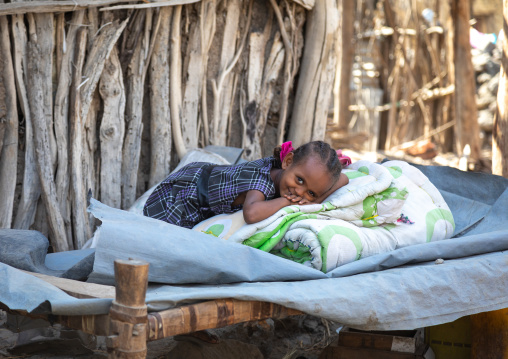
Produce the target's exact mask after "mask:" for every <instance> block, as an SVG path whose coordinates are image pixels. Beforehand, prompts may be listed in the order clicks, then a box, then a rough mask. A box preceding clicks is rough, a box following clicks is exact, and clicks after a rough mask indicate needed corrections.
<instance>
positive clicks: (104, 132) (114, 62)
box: [99, 47, 125, 208]
mask: <svg viewBox="0 0 508 359" xmlns="http://www.w3.org/2000/svg"><path fill="white" fill-rule="evenodd" d="M99 92H100V94H101V98H102V101H103V108H104V110H103V113H102V121H101V127H100V143H101V170H100V193H101V196H100V199H101V202H102V203H104V204H107V205H108V206H111V207H114V208H120V205H121V203H122V186H121V183H122V180H121V178H122V145H123V137H124V133H125V122H124V111H125V90H124V87H123V76H122V68H121V65H120V60H119V59H118V50H117V49H116V47H114V48H113V50H112V51H111V54H110V56H109V58H108V60H107V61H106V64H105V66H104V70H103V71H102V76H101V80H100V82H99Z"/></svg>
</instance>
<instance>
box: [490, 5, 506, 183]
mask: <svg viewBox="0 0 508 359" xmlns="http://www.w3.org/2000/svg"><path fill="white" fill-rule="evenodd" d="M503 16H504V21H503V33H504V36H503V39H502V41H503V42H502V46H503V55H502V58H501V72H500V73H499V89H498V91H497V110H496V116H495V117H494V129H493V131H492V173H493V174H496V175H499V176H503V177H507V178H508V108H507V103H508V74H507V71H508V39H507V37H506V36H507V35H506V34H508V0H504V1H503Z"/></svg>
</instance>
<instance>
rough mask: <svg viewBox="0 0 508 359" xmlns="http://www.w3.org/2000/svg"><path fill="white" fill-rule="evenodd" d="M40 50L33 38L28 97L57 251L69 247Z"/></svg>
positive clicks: (43, 188) (29, 56) (54, 244)
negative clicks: (58, 191)
mask: <svg viewBox="0 0 508 359" xmlns="http://www.w3.org/2000/svg"><path fill="white" fill-rule="evenodd" d="M41 58H42V57H41V49H40V48H39V46H38V41H37V39H35V38H33V37H32V38H31V41H30V42H29V45H28V71H29V73H30V76H28V87H27V90H28V99H29V105H30V117H31V118H32V121H33V125H34V139H35V153H36V157H37V171H38V173H39V178H40V181H41V187H42V199H43V202H44V207H45V208H46V212H47V223H48V225H49V229H50V234H51V235H50V237H49V240H50V243H51V245H52V246H53V249H54V250H55V251H57V252H60V251H67V250H69V249H70V248H69V245H68V243H67V239H66V235H65V230H64V228H65V224H64V221H63V218H62V215H61V214H60V209H59V206H58V201H57V195H56V189H55V183H54V182H53V178H54V176H53V167H52V166H51V158H50V153H49V151H50V149H49V134H48V127H47V123H46V121H45V120H46V119H45V117H44V99H43V91H44V88H43V78H42V76H43V75H44V72H43V70H42V69H41Z"/></svg>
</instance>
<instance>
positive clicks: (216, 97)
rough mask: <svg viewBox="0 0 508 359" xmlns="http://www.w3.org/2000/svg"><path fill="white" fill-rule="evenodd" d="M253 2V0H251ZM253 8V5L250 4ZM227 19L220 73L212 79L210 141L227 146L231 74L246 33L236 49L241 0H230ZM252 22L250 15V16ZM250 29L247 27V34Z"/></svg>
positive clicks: (213, 143) (231, 86) (231, 85)
mask: <svg viewBox="0 0 508 359" xmlns="http://www.w3.org/2000/svg"><path fill="white" fill-rule="evenodd" d="M250 3H252V0H251V2H250ZM249 7H250V8H252V5H251V4H250V5H249ZM226 12H227V14H226V21H225V25H224V38H223V40H222V50H221V57H220V64H219V73H218V74H217V79H214V80H212V89H213V101H214V102H213V118H212V123H213V125H212V135H211V136H210V142H211V144H212V145H216V146H225V145H226V134H227V123H228V115H229V109H230V106H231V101H232V93H231V92H232V88H233V82H232V78H231V77H230V76H228V75H229V73H230V72H231V70H232V69H233V67H234V65H235V64H236V62H237V61H238V58H239V54H240V53H241V50H242V48H243V43H244V39H245V35H244V37H243V40H242V43H241V44H240V46H239V49H238V50H237V51H236V55H237V56H235V48H236V38H237V32H238V23H239V21H240V18H241V16H240V13H241V11H240V0H232V1H229V2H228V4H227V8H226ZM248 21H249V23H250V17H249V20H248ZM248 31H249V29H248V27H247V28H246V29H245V34H247V32H248Z"/></svg>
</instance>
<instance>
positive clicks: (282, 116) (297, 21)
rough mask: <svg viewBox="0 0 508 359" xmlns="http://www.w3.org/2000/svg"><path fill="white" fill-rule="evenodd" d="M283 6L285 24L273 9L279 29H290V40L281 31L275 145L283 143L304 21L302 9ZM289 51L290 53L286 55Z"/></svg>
mask: <svg viewBox="0 0 508 359" xmlns="http://www.w3.org/2000/svg"><path fill="white" fill-rule="evenodd" d="M285 4H286V7H287V14H288V18H287V19H289V20H288V21H286V22H283V21H281V20H282V16H281V15H279V14H278V11H277V9H276V8H275V7H274V10H275V13H276V14H277V20H278V21H279V28H281V29H284V28H285V27H286V23H289V24H290V28H291V39H286V38H285V37H287V36H288V35H285V31H281V34H282V37H283V38H284V46H285V49H286V57H285V64H284V84H283V86H282V94H281V104H280V110H279V123H278V125H277V143H282V142H283V141H284V135H285V131H286V119H287V117H288V106H289V98H290V91H291V90H292V89H293V85H294V79H295V76H296V74H297V72H298V68H299V56H300V54H301V48H302V47H303V33H302V27H303V24H304V21H305V16H303V15H302V13H301V11H300V10H302V9H300V8H299V7H298V6H296V5H295V4H293V5H292V7H291V8H290V7H289V4H288V3H287V2H286V3H285ZM272 6H273V3H272ZM290 50H291V51H290ZM289 51H290V53H288V52H289Z"/></svg>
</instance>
